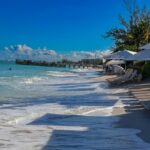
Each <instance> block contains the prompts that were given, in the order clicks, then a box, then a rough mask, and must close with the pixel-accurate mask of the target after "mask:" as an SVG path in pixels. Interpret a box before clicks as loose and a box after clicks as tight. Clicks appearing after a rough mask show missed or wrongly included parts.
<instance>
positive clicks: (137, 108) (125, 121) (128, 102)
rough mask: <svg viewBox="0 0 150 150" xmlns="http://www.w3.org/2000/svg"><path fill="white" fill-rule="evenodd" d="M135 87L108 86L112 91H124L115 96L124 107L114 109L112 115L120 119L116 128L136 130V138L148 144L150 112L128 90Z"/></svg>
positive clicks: (106, 76) (108, 76)
mask: <svg viewBox="0 0 150 150" xmlns="http://www.w3.org/2000/svg"><path fill="white" fill-rule="evenodd" d="M113 77H114V76H113V75H104V76H101V77H97V78H95V79H94V80H96V81H104V82H107V81H106V79H108V78H113ZM148 82H149V81H148ZM136 86H137V85H136V84H134V85H132V84H129V85H124V86H122V85H119V86H113V87H111V86H110V88H111V89H113V90H117V89H122V90H125V91H126V92H123V93H119V94H117V96H119V101H120V103H122V104H124V107H119V106H118V107H114V108H113V112H112V115H113V116H119V117H120V120H119V121H118V122H116V125H115V127H116V128H132V129H138V130H139V133H137V136H138V137H140V138H141V139H142V140H143V141H145V142H147V143H150V130H149V125H150V111H148V110H146V109H145V108H144V107H143V105H142V104H141V103H140V101H139V100H138V99H136V97H134V95H133V94H132V93H131V91H130V89H132V88H133V87H136ZM138 90H139V89H138ZM141 92H142V91H141Z"/></svg>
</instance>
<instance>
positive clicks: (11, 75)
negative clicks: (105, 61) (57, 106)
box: [0, 61, 72, 101]
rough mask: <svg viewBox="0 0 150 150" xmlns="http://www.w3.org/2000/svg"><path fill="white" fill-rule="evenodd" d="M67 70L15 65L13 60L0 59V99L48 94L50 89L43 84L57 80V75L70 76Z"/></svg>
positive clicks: (6, 99)
mask: <svg viewBox="0 0 150 150" xmlns="http://www.w3.org/2000/svg"><path fill="white" fill-rule="evenodd" d="M69 71H71V69H69V68H55V67H40V66H26V65H16V64H15V63H14V62H2V61H1V62H0V101H8V100H16V99H19V98H23V97H34V96H42V95H43V94H45V95H49V92H48V91H50V90H51V89H49V87H47V88H46V87H45V85H47V84H48V83H49V84H50V83H57V82H59V80H60V78H59V77H61V78H62V77H63V78H66V77H68V76H71V75H72V74H71V72H70V73H69ZM67 73H69V74H67ZM43 90H44V92H43ZM53 94H54V93H53Z"/></svg>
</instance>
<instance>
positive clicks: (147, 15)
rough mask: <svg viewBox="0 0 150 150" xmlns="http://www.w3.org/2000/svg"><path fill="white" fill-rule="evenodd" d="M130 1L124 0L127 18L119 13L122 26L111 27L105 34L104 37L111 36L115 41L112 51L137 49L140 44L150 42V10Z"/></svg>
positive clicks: (134, 0) (134, 1)
mask: <svg viewBox="0 0 150 150" xmlns="http://www.w3.org/2000/svg"><path fill="white" fill-rule="evenodd" d="M130 2H131V1H130V0H124V3H125V6H126V9H127V11H128V13H129V19H128V20H125V19H124V18H123V16H121V15H119V20H120V24H121V25H122V28H113V29H111V30H110V31H108V32H107V33H106V35H105V38H109V37H111V38H113V40H114V41H115V47H114V51H118V50H124V49H130V50H132V51H138V49H139V47H140V46H141V45H143V44H146V43H148V42H150V12H149V11H148V9H147V8H146V7H143V8H142V9H140V7H139V6H138V5H137V3H136V0H133V1H132V3H130Z"/></svg>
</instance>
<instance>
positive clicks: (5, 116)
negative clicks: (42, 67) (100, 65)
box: [0, 69, 150, 150]
mask: <svg viewBox="0 0 150 150" xmlns="http://www.w3.org/2000/svg"><path fill="white" fill-rule="evenodd" d="M97 71H98V72H99V74H97ZM47 74H48V76H49V75H53V76H54V75H57V76H56V77H51V76H50V77H49V78H48V76H47ZM45 75H46V77H45ZM59 75H60V76H59ZM62 75H63V76H62ZM110 77H112V76H110V75H109V76H107V75H104V74H103V73H102V71H101V70H100V69H98V70H97V69H96V70H95V69H94V70H93V69H90V70H88V69H85V70H76V71H75V70H74V71H71V72H59V71H57V72H56V71H46V72H45V74H44V75H43V74H42V76H37V75H36V77H35V76H33V77H32V78H31V77H30V78H29V77H27V78H24V80H23V81H24V82H22V80H21V81H20V82H19V81H18V80H16V82H17V83H18V84H17V86H19V88H20V89H23V91H26V93H29V95H28V97H27V96H26V95H25V96H24V97H20V98H17V99H16V98H15V97H13V101H10V102H7V103H2V104H1V106H0V108H1V109H0V134H1V138H0V149H1V150H8V149H9V150H20V149H21V150H26V149H28V150H76V149H78V150H127V149H128V150H141V149H144V150H149V147H150V144H149V143H148V142H149V130H148V127H149V126H148V125H149V113H148V112H147V111H145V109H144V108H143V107H142V106H141V105H140V104H139V102H138V101H137V100H136V99H135V98H134V97H133V96H132V95H131V94H130V92H129V88H128V86H124V87H123V86H122V87H121V86H120V87H111V86H109V84H108V83H107V82H106V79H107V78H110ZM17 79H18V78H17ZM13 82H15V81H13ZM11 85H12V84H11ZM37 85H38V86H37ZM14 86H16V84H14ZM29 89H30V90H29ZM41 89H42V90H41ZM17 90H18V88H17ZM34 91H38V93H37V92H36V95H33V93H34ZM20 92H21V91H20ZM31 94H32V95H31ZM29 96H30V97H29ZM15 99H16V100H15Z"/></svg>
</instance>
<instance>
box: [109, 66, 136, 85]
mask: <svg viewBox="0 0 150 150" xmlns="http://www.w3.org/2000/svg"><path fill="white" fill-rule="evenodd" d="M132 73H133V69H127V71H126V72H125V74H124V75H122V76H119V77H115V78H109V79H107V81H108V82H110V83H116V82H119V81H122V80H125V79H127V78H129V77H130V76H131V74H132Z"/></svg>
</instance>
